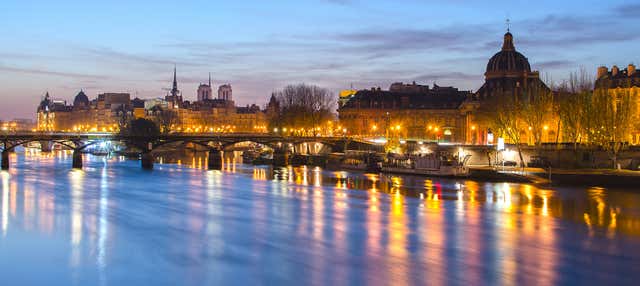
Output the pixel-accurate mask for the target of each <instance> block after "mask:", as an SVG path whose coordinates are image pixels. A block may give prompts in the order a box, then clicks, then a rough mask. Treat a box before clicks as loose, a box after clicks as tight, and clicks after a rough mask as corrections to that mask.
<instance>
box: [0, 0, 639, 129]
mask: <svg viewBox="0 0 640 286" xmlns="http://www.w3.org/2000/svg"><path fill="white" fill-rule="evenodd" d="M631 3H632V1H615V0H608V1H602V0H598V1H590V0H582V1H580V0H563V1H558V0H554V1H546V0H539V1H517V0H511V1H494V0H492V1H471V0H449V1H429V0H422V1H419V0H395V1H377V0H308V1H304V0H297V1H295V0H292V1H285V0H282V1H276V0H274V1H214V0H209V1H204V0H203V1H188V0H183V1H176V0H173V1H162V0H156V1H142V0H138V1H131V0H129V1H120V0H110V1H86V0H84V1H64V0H61V1H25V0H4V1H2V5H1V6H2V9H0V36H1V37H2V41H1V43H2V44H1V45H0V86H1V87H2V88H1V89H0V99H2V101H1V103H0V119H5V120H7V119H12V118H34V117H35V110H36V106H37V104H38V102H39V101H40V99H41V97H42V96H43V95H44V93H45V92H46V91H49V92H50V93H51V95H52V96H53V97H54V98H57V99H66V100H68V101H72V100H73V97H74V96H75V94H76V93H77V92H78V91H79V90H80V89H81V88H83V89H84V90H85V92H86V93H87V95H89V97H90V98H95V97H96V96H97V94H98V93H101V92H130V93H131V94H132V96H136V95H137V96H138V97H141V98H151V97H159V96H164V94H165V93H166V91H164V90H163V88H167V87H170V84H171V82H170V81H171V77H172V69H173V65H174V64H176V65H177V69H178V85H179V88H180V89H181V90H182V92H183V96H184V97H185V99H189V100H192V99H194V98H195V97H196V88H197V85H198V84H199V83H200V82H205V81H206V80H207V73H208V72H211V73H212V77H213V81H214V84H215V85H216V86H217V85H219V84H222V83H231V84H232V86H233V92H234V99H235V100H236V102H237V103H238V104H243V105H244V104H250V103H256V104H259V105H263V104H264V103H266V101H267V100H268V96H269V94H270V93H271V91H273V90H274V89H278V88H281V87H283V86H284V85H286V84H290V83H300V82H305V83H309V84H317V85H320V86H323V87H327V88H329V89H331V90H332V91H334V92H337V91H339V90H340V89H344V88H348V87H349V85H350V84H353V85H354V87H355V88H369V87H372V86H381V87H383V88H385V89H386V88H388V86H389V84H390V83H391V82H396V81H404V82H411V81H414V80H415V81H417V82H420V83H424V84H429V85H432V84H433V83H434V82H436V83H437V84H439V85H453V86H455V87H458V88H460V89H465V90H474V91H475V90H477V89H478V88H479V87H480V86H481V85H482V82H483V73H484V70H485V67H486V63H487V61H488V60H489V58H490V57H491V56H492V55H493V54H494V53H496V52H497V51H499V49H500V47H501V42H502V36H503V34H504V32H505V28H506V26H505V19H506V18H507V17H509V18H510V19H511V22H512V24H511V31H512V33H513V34H514V39H515V45H516V49H517V50H518V51H520V52H521V53H523V54H524V55H525V56H527V57H528V58H529V61H530V63H531V65H532V68H534V69H536V70H539V71H540V72H541V74H542V75H543V77H547V78H551V79H552V80H554V81H560V80H562V79H564V78H566V77H567V76H568V73H569V72H571V71H576V70H578V69H580V68H581V67H584V68H585V69H586V70H587V71H589V72H591V73H593V74H595V71H596V67H597V66H599V65H607V66H611V65H614V64H617V65H618V66H626V65H627V64H629V63H636V64H640V53H639V52H638V51H639V49H638V48H639V47H640V33H638V30H637V27H640V3H638V2H636V3H635V4H631Z"/></svg>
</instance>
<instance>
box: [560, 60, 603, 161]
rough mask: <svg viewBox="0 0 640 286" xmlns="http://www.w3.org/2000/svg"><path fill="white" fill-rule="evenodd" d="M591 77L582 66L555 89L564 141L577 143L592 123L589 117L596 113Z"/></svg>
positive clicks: (574, 144)
mask: <svg viewBox="0 0 640 286" xmlns="http://www.w3.org/2000/svg"><path fill="white" fill-rule="evenodd" d="M592 88H593V77H592V76H590V75H589V73H587V72H586V70H585V69H584V68H581V69H580V72H579V73H575V72H572V73H571V74H570V76H569V80H568V81H565V82H563V83H562V84H561V85H560V86H559V87H558V88H557V89H556V92H557V94H558V97H557V104H556V107H557V111H558V115H559V119H560V121H561V122H562V126H563V134H564V136H565V138H564V141H566V142H570V143H572V144H573V149H574V150H577V149H578V144H579V143H581V142H583V141H584V140H585V139H586V138H585V137H586V132H587V130H588V129H589V127H590V126H591V125H592V124H591V123H590V122H591V121H592V120H591V117H592V116H593V115H594V114H596V113H595V110H592V105H591V100H592V99H591V97H592V96H593V92H592Z"/></svg>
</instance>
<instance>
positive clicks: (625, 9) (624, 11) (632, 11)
mask: <svg viewBox="0 0 640 286" xmlns="http://www.w3.org/2000/svg"><path fill="white" fill-rule="evenodd" d="M613 12H614V14H616V15H618V16H621V17H628V18H635V19H640V4H624V5H620V6H618V7H616V8H614V9H613Z"/></svg>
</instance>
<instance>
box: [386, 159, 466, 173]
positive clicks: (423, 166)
mask: <svg viewBox="0 0 640 286" xmlns="http://www.w3.org/2000/svg"><path fill="white" fill-rule="evenodd" d="M470 157H471V155H466V156H465V157H464V158H462V159H459V158H457V157H447V156H437V155H434V154H429V155H426V156H402V157H395V158H388V160H387V162H385V164H383V165H382V172H383V173H396V174H410V175H425V176H443V177H466V176H469V167H467V166H466V163H467V161H469V158H470Z"/></svg>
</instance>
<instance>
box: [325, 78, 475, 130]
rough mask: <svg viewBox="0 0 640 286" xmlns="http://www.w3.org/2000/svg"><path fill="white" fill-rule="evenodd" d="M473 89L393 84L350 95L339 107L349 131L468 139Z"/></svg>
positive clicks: (344, 124)
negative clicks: (386, 88) (385, 87)
mask: <svg viewBox="0 0 640 286" xmlns="http://www.w3.org/2000/svg"><path fill="white" fill-rule="evenodd" d="M471 96H472V93H471V92H470V91H461V90H458V89H457V88H454V87H441V86H438V85H436V84H434V85H433V87H430V86H428V85H418V84H416V83H415V82H413V83H411V84H404V83H401V82H398V83H393V84H392V85H391V86H390V87H389V90H382V89H381V88H372V89H370V90H359V91H357V92H356V93H355V94H353V95H350V96H349V99H348V100H347V101H346V102H345V103H344V104H342V105H341V106H340V107H339V109H338V113H339V119H340V124H341V125H342V126H343V127H344V128H345V129H346V130H347V132H348V133H349V134H354V135H364V136H375V137H377V136H385V137H401V138H410V139H411V138H413V139H418V140H428V141H447V142H466V141H467V139H468V138H467V134H466V132H465V130H466V129H467V125H468V122H469V115H470V114H469V112H470V111H471V110H470V109H469V106H468V105H467V104H466V102H467V101H468V100H469V99H470V98H471Z"/></svg>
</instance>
